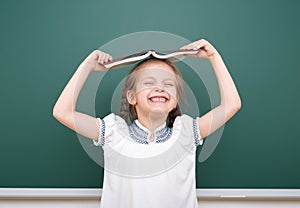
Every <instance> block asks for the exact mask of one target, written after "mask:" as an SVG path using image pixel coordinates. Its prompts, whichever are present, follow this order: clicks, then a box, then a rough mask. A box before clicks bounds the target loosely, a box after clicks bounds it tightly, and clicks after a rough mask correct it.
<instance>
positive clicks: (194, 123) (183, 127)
mask: <svg viewBox="0 0 300 208" xmlns="http://www.w3.org/2000/svg"><path fill="white" fill-rule="evenodd" d="M173 130H174V131H180V132H181V133H182V134H184V135H186V136H190V137H192V138H194V140H195V145H196V146H198V145H202V143H203V142H202V139H201V136H200V129H199V119H198V117H196V118H193V117H191V116H189V115H186V114H183V115H181V116H177V117H176V119H175V122H174V125H173Z"/></svg>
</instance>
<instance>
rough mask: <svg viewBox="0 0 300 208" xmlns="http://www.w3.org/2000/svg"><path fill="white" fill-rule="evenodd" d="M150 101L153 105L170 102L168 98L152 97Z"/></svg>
mask: <svg viewBox="0 0 300 208" xmlns="http://www.w3.org/2000/svg"><path fill="white" fill-rule="evenodd" d="M149 100H150V101H151V102H153V103H165V102H167V101H168V99H167V98H166V97H161V96H159V97H151V98H149Z"/></svg>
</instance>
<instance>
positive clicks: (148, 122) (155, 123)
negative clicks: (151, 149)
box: [138, 115, 167, 135]
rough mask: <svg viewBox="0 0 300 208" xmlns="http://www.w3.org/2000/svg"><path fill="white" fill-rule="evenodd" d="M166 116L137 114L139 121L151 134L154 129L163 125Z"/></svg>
mask: <svg viewBox="0 0 300 208" xmlns="http://www.w3.org/2000/svg"><path fill="white" fill-rule="evenodd" d="M166 119H167V116H162V115H160V116H159V115H150V116H149V115H148V116H139V117H138V120H139V122H140V123H141V124H142V125H143V126H144V127H146V128H147V129H148V130H149V131H150V132H151V134H152V135H153V133H154V131H155V130H156V129H157V128H158V127H160V126H161V125H163V124H164V123H165V122H166Z"/></svg>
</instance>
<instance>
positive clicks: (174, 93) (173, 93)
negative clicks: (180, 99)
mask: <svg viewBox="0 0 300 208" xmlns="http://www.w3.org/2000/svg"><path fill="white" fill-rule="evenodd" d="M166 92H167V93H168V94H169V95H170V96H171V97H172V98H173V100H177V90H176V88H168V89H166Z"/></svg>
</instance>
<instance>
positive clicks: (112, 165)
mask: <svg viewBox="0 0 300 208" xmlns="http://www.w3.org/2000/svg"><path fill="white" fill-rule="evenodd" d="M181 49H189V50H190V49H192V50H199V49H200V51H199V53H197V54H196V55H190V56H192V57H196V58H205V59H208V60H209V61H210V62H211V64H212V66H213V69H214V72H215V75H216V78H217V81H218V85H219V91H220V96H221V102H220V105H219V106H217V107H216V108H214V109H212V110H211V111H209V112H208V113H206V114H205V115H203V116H201V117H199V118H191V117H190V116H188V115H181V114H180V109H179V104H178V98H179V97H181V96H182V94H183V91H184V90H183V82H182V80H181V79H182V76H181V73H180V72H179V70H178V69H177V68H176V67H175V66H174V65H173V64H172V63H170V62H168V61H164V60H158V59H147V60H145V61H143V62H141V63H139V64H138V65H137V66H135V67H134V68H133V69H132V70H131V72H130V73H129V75H128V77H127V79H126V83H125V87H124V91H123V97H122V107H121V114H120V115H121V117H120V116H117V115H115V114H110V115H108V116H106V117H105V118H103V119H99V118H94V117H92V116H90V115H86V114H83V113H80V112H77V111H76V101H77V98H78V95H79V93H80V90H81V88H82V86H83V84H84V83H85V81H86V79H87V78H88V76H89V74H90V73H91V72H92V71H97V72H101V71H105V70H107V69H106V68H105V67H104V66H103V64H104V63H106V62H108V61H111V60H112V57H111V56H110V55H109V54H107V53H104V52H101V51H98V50H96V51H94V52H92V53H91V54H90V55H89V56H88V57H87V58H86V59H85V60H84V61H83V62H82V64H81V65H80V66H79V68H78V69H77V71H76V72H75V74H74V75H73V77H72V78H71V80H70V81H69V83H68V84H67V85H66V87H65V89H64V90H63V92H62V93H61V95H60V97H59V99H58V100H57V103H56V104H55V106H54V109H53V115H54V117H55V118H56V119H57V120H59V121H60V122H61V123H62V124H64V125H66V126H67V127H69V128H71V129H73V130H74V131H76V132H77V133H79V134H81V135H84V136H85V137H87V138H90V139H92V140H93V141H94V144H95V145H99V146H101V147H102V148H103V150H104V163H105V171H104V181H103V192H102V197H101V207H102V208H117V207H122V208H124V207H128V208H148V207H149V208H150V207H151V208H153V207H156V208H166V207H172V208H181V207H182V208H183V207H184V208H196V207H198V204H197V198H196V183H195V152H196V147H197V145H200V144H202V141H203V139H204V138H205V137H207V136H208V135H210V134H211V133H212V132H214V131H215V130H217V129H218V128H219V127H221V126H222V125H223V124H225V122H227V121H228V120H229V119H230V118H231V117H232V116H233V115H234V114H235V113H236V112H237V111H238V110H239V109H240V108H241V100H240V97H239V95H238V92H237V89H236V87H235V84H234V82H233V80H232V78H231V76H230V74H229V72H228V71H227V68H226V66H225V64H224V62H223V60H222V58H221V56H220V54H219V53H218V52H217V51H216V49H215V48H214V47H213V46H212V45H211V44H210V43H209V42H207V41H206V40H203V39H201V40H199V41H196V42H193V43H191V44H188V45H186V46H184V47H182V48H181ZM128 123H129V124H128Z"/></svg>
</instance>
